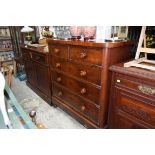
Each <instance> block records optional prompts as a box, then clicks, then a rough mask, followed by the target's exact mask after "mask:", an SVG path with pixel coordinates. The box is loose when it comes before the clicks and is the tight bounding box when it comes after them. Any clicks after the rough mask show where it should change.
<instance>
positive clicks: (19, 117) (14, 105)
mask: <svg viewBox="0 0 155 155" xmlns="http://www.w3.org/2000/svg"><path fill="white" fill-rule="evenodd" d="M5 92H6V93H7V96H6V97H5V100H6V103H7V109H9V112H8V115H9V119H10V121H11V123H12V126H13V128H14V129H22V128H26V129H37V127H36V126H35V124H34V123H33V122H32V121H31V119H30V117H29V116H28V115H27V114H26V113H25V111H24V110H23V109H22V107H21V106H20V105H19V104H18V102H17V100H16V98H15V96H14V95H13V93H12V91H11V89H10V88H9V87H8V85H7V84H6V85H5ZM0 128H1V129H6V128H7V127H6V126H5V124H4V120H3V116H2V113H1V111H0Z"/></svg>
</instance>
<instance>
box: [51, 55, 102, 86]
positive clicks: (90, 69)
mask: <svg viewBox="0 0 155 155" xmlns="http://www.w3.org/2000/svg"><path fill="white" fill-rule="evenodd" d="M51 64H52V68H54V69H56V70H59V71H63V72H65V73H67V74H69V75H72V76H75V77H78V78H80V79H83V80H86V81H88V82H91V83H93V84H96V85H101V67H97V66H91V65H82V64H77V63H72V62H70V61H66V60H64V59H59V58H53V57H51Z"/></svg>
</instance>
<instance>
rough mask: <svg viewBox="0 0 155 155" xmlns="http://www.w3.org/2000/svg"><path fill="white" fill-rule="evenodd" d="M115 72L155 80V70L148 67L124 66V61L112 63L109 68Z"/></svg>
mask: <svg viewBox="0 0 155 155" xmlns="http://www.w3.org/2000/svg"><path fill="white" fill-rule="evenodd" d="M109 69H110V70H111V71H113V72H117V73H121V74H126V75H131V76H133V75H134V76H135V77H137V78H143V79H150V80H151V81H155V71H151V70H148V69H143V68H138V67H124V63H120V64H116V65H112V66H111V67H110V68H109Z"/></svg>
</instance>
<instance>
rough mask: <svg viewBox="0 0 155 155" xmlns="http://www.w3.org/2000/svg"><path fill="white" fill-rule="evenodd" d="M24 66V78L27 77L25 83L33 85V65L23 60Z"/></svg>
mask: <svg viewBox="0 0 155 155" xmlns="http://www.w3.org/2000/svg"><path fill="white" fill-rule="evenodd" d="M24 64H25V71H26V76H27V81H28V82H29V83H30V84H32V85H35V74H34V65H33V62H32V61H30V60H24Z"/></svg>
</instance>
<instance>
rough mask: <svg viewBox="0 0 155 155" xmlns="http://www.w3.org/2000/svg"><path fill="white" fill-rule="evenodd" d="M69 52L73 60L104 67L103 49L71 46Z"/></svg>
mask: <svg viewBox="0 0 155 155" xmlns="http://www.w3.org/2000/svg"><path fill="white" fill-rule="evenodd" d="M69 52H70V59H71V60H74V61H78V62H80V63H88V64H95V65H99V66H102V59H103V56H104V52H103V49H100V48H86V47H79V46H70V48H69Z"/></svg>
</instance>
